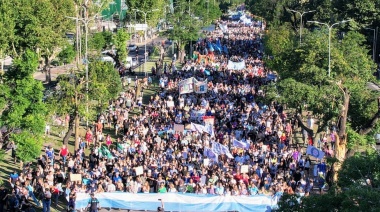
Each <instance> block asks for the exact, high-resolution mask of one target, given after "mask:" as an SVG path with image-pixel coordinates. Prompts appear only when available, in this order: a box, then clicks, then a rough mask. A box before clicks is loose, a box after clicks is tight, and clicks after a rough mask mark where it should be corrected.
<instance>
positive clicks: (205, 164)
mask: <svg viewBox="0 0 380 212" xmlns="http://www.w3.org/2000/svg"><path fill="white" fill-rule="evenodd" d="M209 164H210V159H208V158H205V159H203V165H204V166H208V165H209Z"/></svg>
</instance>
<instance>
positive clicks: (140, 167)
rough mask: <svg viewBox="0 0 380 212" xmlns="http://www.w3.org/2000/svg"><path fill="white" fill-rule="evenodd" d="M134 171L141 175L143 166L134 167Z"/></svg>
mask: <svg viewBox="0 0 380 212" xmlns="http://www.w3.org/2000/svg"><path fill="white" fill-rule="evenodd" d="M135 172H136V176H138V175H142V174H143V172H144V170H143V167H142V166H138V167H136V168H135Z"/></svg>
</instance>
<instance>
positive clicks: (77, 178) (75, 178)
mask: <svg viewBox="0 0 380 212" xmlns="http://www.w3.org/2000/svg"><path fill="white" fill-rule="evenodd" d="M70 181H72V182H76V181H80V182H82V175H81V174H70Z"/></svg>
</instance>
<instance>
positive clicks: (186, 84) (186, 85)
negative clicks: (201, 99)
mask: <svg viewBox="0 0 380 212" xmlns="http://www.w3.org/2000/svg"><path fill="white" fill-rule="evenodd" d="M178 89H179V94H185V93H192V92H193V91H194V78H193V77H191V78H188V79H185V80H182V81H181V82H179V83H178Z"/></svg>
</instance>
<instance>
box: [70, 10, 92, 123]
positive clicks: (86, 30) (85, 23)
mask: <svg viewBox="0 0 380 212" xmlns="http://www.w3.org/2000/svg"><path fill="white" fill-rule="evenodd" d="M84 14H86V15H85V17H84V18H77V17H69V16H66V18H69V19H72V20H76V21H81V22H83V24H84V28H85V55H84V60H83V62H84V63H85V69H86V113H87V114H88V51H87V49H88V24H89V23H90V21H93V20H95V19H97V18H99V16H98V15H95V16H94V17H92V18H88V17H87V9H86V7H84ZM77 42H78V41H77ZM86 126H88V119H87V120H86Z"/></svg>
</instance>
